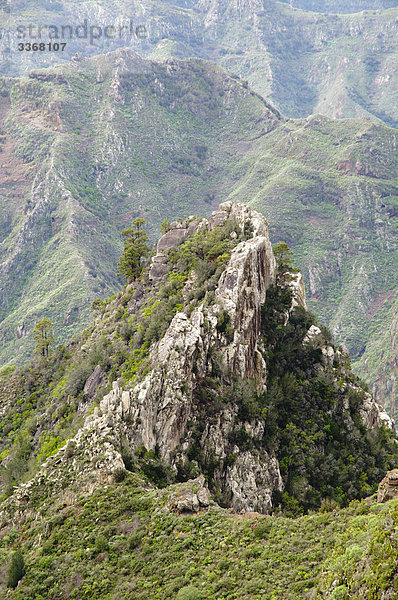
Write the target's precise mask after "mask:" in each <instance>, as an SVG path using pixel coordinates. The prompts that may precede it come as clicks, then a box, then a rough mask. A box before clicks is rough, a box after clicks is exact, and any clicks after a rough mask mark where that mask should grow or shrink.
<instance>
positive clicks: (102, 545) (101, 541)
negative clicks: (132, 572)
mask: <svg viewBox="0 0 398 600" xmlns="http://www.w3.org/2000/svg"><path fill="white" fill-rule="evenodd" d="M107 550H109V544H108V540H107V539H106V537H105V536H104V535H97V537H96V538H95V551H96V552H97V553H98V554H99V553H100V552H107Z"/></svg>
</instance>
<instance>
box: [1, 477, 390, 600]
mask: <svg viewBox="0 0 398 600" xmlns="http://www.w3.org/2000/svg"><path fill="white" fill-rule="evenodd" d="M145 487H147V486H145V484H143V482H142V481H141V480H140V479H139V478H138V477H137V476H136V475H134V474H131V473H128V474H127V475H126V478H125V479H124V480H123V481H122V482H120V483H118V484H111V485H108V486H106V487H101V488H99V489H97V490H96V491H95V492H94V493H93V494H90V495H84V494H83V495H81V496H80V497H79V499H78V500H77V501H76V503H75V504H73V505H70V504H66V503H65V502H62V501H58V500H57V499H56V498H52V501H51V502H50V503H49V502H48V501H47V500H46V499H45V498H44V501H43V503H42V504H41V505H40V506H39V507H38V508H39V510H40V519H30V518H29V517H26V518H22V519H21V520H20V521H19V522H18V525H17V526H14V527H13V528H12V529H10V527H9V526H8V525H7V517H6V516H5V515H3V517H2V518H3V521H2V522H1V523H0V527H1V529H0V540H1V542H0V560H7V556H8V555H9V553H10V551H12V548H13V547H15V545H17V544H21V551H22V552H23V554H24V556H25V562H26V574H25V576H24V577H23V579H22V580H21V582H20V584H19V586H18V587H17V588H16V589H15V590H11V591H10V592H9V595H8V596H7V591H6V589H5V587H4V584H3V585H2V584H1V583H0V597H1V598H3V597H4V598H6V597H7V598H11V599H12V600H22V599H23V600H28V598H35V599H38V598H46V600H47V599H48V600H52V599H55V598H62V599H66V598H90V600H96V599H98V600H116V599H118V600H124V599H126V600H127V598H131V597H132V595H133V596H134V598H137V600H144V599H145V600H167V599H170V600H171V599H175V598H178V599H179V600H181V599H184V600H186V599H187V598H190V599H191V600H192V599H193V598H196V599H198V598H206V599H209V600H257V599H258V598H262V599H264V600H275V599H276V598H278V599H279V598H283V600H305V599H306V598H308V596H309V594H311V597H313V598H316V600H318V599H319V600H320V599H321V598H324V597H325V595H326V593H327V592H328V591H330V590H331V589H332V586H334V590H335V591H334V592H333V595H332V597H333V598H343V599H344V600H346V599H347V600H348V598H349V597H353V596H355V594H357V595H358V594H359V593H360V594H361V597H363V598H364V599H366V600H380V599H381V597H382V593H383V591H384V592H386V590H389V592H390V593H391V594H396V593H397V591H398V589H397V584H398V581H397V577H396V572H395V560H394V558H393V557H394V556H395V554H396V549H395V546H394V544H395V542H394V540H395V538H396V535H397V528H398V507H397V501H392V502H390V503H388V504H385V505H380V504H376V503H375V502H374V500H372V499H367V500H365V501H362V502H352V503H351V504H350V505H349V507H347V508H345V509H340V510H334V511H333V512H331V511H326V512H322V513H313V514H310V515H307V516H302V517H300V518H297V519H291V518H288V517H286V516H283V515H274V516H271V517H270V516H260V515H257V516H247V517H244V516H239V515H231V514H228V512H227V511H224V510H222V509H219V508H218V507H212V508H210V509H209V510H208V511H204V512H200V513H197V514H192V515H189V514H188V515H178V514H175V513H174V512H173V511H171V510H170V509H168V508H167V500H168V497H169V496H170V494H171V493H175V492H176V491H178V490H179V489H181V487H182V486H181V484H180V485H177V486H173V487H171V488H167V489H164V490H161V491H156V490H153V489H145ZM392 597H393V596H392Z"/></svg>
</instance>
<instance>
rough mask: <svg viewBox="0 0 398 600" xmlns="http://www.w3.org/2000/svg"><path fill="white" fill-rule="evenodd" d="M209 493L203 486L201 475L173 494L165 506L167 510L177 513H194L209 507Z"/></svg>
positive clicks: (203, 481)
mask: <svg viewBox="0 0 398 600" xmlns="http://www.w3.org/2000/svg"><path fill="white" fill-rule="evenodd" d="M210 501H211V500H210V493H209V490H208V489H207V487H206V485H205V478H204V477H203V475H201V476H200V477H197V478H196V479H191V480H190V481H187V483H186V484H184V485H183V486H181V487H180V489H179V490H178V491H177V492H175V493H173V494H172V495H171V496H170V498H169V501H168V503H167V505H166V508H167V509H169V510H174V511H176V512H178V513H180V514H181V513H195V512H198V511H199V510H201V509H202V510H203V509H204V508H207V507H208V506H209V505H210Z"/></svg>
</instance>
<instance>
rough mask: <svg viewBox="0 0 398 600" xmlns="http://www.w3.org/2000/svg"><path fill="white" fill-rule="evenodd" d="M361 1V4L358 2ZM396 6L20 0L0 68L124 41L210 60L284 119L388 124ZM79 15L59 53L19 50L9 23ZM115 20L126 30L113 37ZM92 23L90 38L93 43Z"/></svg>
mask: <svg viewBox="0 0 398 600" xmlns="http://www.w3.org/2000/svg"><path fill="white" fill-rule="evenodd" d="M317 4H318V6H319V3H317ZM305 6H306V7H307V6H309V5H308V3H307V5H305ZM340 6H341V4H340ZM345 6H346V7H347V6H349V5H347V3H345ZM356 6H357V7H359V5H358V4H357V5H356ZM362 7H363V8H368V5H367V4H366V3H363V2H362ZM369 8H371V7H370V6H369ZM397 10H398V9H397V8H390V9H388V10H384V11H379V12H376V11H372V12H362V13H357V14H347V15H328V14H320V13H312V12H305V11H303V10H299V9H294V8H291V6H289V5H288V4H286V3H279V2H274V1H267V2H265V1H262V0H256V1H250V2H243V3H237V2H233V1H225V0H217V1H214V0H211V1H210V0H200V1H199V2H196V3H194V2H189V3H186V2H181V3H176V4H174V3H172V2H130V3H128V4H127V5H126V2H125V1H124V0H114V1H113V2H112V3H111V4H110V3H109V2H107V3H104V2H87V3H84V4H82V3H80V2H76V1H75V0H64V1H62V2H57V3H48V4H43V3H41V2H40V3H38V2H37V0H19V1H18V3H16V2H13V3H12V5H11V13H4V14H3V19H2V23H0V25H1V26H2V27H3V29H4V30H5V31H10V32H11V33H10V38H9V40H8V37H7V35H5V36H3V40H2V48H3V50H2V58H3V61H2V62H3V66H2V67H0V69H1V70H0V74H3V75H7V76H10V75H16V74H21V73H24V74H27V73H28V72H29V70H31V69H33V68H38V67H39V66H50V65H54V64H58V63H59V62H61V61H64V60H65V59H66V60H70V59H71V58H72V56H74V54H75V53H76V52H81V53H82V55H83V56H84V57H89V56H93V55H96V54H99V53H104V52H107V51H110V50H115V49H116V48H120V47H126V46H128V47H130V48H131V49H133V50H135V51H136V52H139V53H140V54H141V55H142V56H144V57H150V58H154V59H156V60H157V59H165V58H170V57H175V58H191V57H196V58H204V59H208V60H212V61H215V62H217V63H218V64H219V65H221V66H223V67H225V68H227V69H229V70H231V71H233V72H235V73H237V74H238V75H240V76H241V77H243V78H244V79H247V80H248V81H249V83H250V85H251V87H252V88H253V89H254V90H255V91H257V92H258V93H260V94H261V95H262V96H264V97H265V98H267V99H269V100H270V101H272V102H273V103H274V104H275V106H276V107H277V108H278V109H279V110H280V111H281V112H283V113H284V114H285V115H286V116H289V117H293V118H297V117H306V116H308V115H310V114H313V113H318V112H319V113H322V114H326V115H328V116H331V117H339V118H340V117H370V118H372V119H374V120H380V121H381V122H384V123H386V124H388V125H389V126H394V127H396V126H397V101H398V100H397V99H398V96H397V89H398V86H397V73H398V68H397V60H398V54H397V52H398V49H397ZM85 19H86V20H87V22H86V24H87V28H88V29H87V39H81V36H83V35H84V31H83V30H81V31H80V38H78V37H77V34H75V33H73V37H72V39H70V34H69V33H68V32H69V30H68V29H67V30H66V33H65V40H64V41H65V42H66V44H67V46H66V48H65V51H64V52H58V53H57V52H30V51H22V52H21V51H18V44H19V43H20V42H21V39H19V38H18V36H17V27H18V26H19V27H25V32H27V31H28V24H29V23H33V24H34V26H36V27H38V26H48V25H55V26H56V27H58V28H59V32H61V27H62V25H63V26H65V25H68V26H71V27H72V29H73V31H75V29H76V27H78V26H79V25H81V24H82V23H84V20H85ZM130 24H131V32H130ZM107 25H108V26H114V27H115V28H116V29H115V31H114V32H113V35H112V39H110V38H109V36H108V37H107V36H106V35H105V33H104V31H105V27H106V26H107ZM123 26H124V27H126V28H127V29H126V30H122V31H121V34H120V35H119V33H118V32H119V27H123ZM139 26H142V27H144V30H143V33H142V35H141V34H139V35H137V34H136V33H135V32H136V27H139ZM91 28H94V29H93V32H94V35H95V37H96V38H97V39H92V40H91V41H92V43H91V42H90V31H92V30H91ZM98 28H100V29H98ZM100 30H101V33H100ZM138 31H140V30H138ZM43 35H45V33H43ZM59 35H61V34H60V33H59ZM32 36H33V37H32V39H30V38H29V37H26V38H25V39H24V40H23V41H27V42H30V43H32V42H33V43H34V42H37V39H36V37H34V36H38V32H37V31H36V29H34V30H33V31H32ZM8 47H9V48H10V51H9V52H7V48H8Z"/></svg>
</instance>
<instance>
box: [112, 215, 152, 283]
mask: <svg viewBox="0 0 398 600" xmlns="http://www.w3.org/2000/svg"><path fill="white" fill-rule="evenodd" d="M145 224H146V221H145V219H141V218H137V219H134V221H133V222H132V224H131V227H129V228H128V229H124V230H123V231H122V235H123V237H124V238H125V239H124V250H123V254H122V256H121V257H120V260H119V264H118V273H117V274H118V275H122V276H123V279H125V280H126V281H134V280H135V279H137V277H139V276H140V275H141V272H142V269H143V259H144V258H146V257H147V256H148V254H149V246H148V244H147V242H148V236H147V234H146V232H145V230H144V229H143V226H144V225H145Z"/></svg>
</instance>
